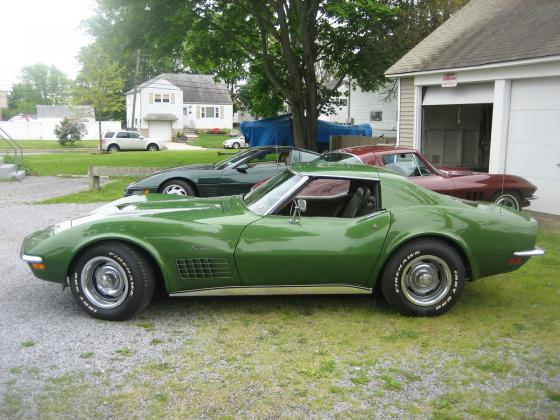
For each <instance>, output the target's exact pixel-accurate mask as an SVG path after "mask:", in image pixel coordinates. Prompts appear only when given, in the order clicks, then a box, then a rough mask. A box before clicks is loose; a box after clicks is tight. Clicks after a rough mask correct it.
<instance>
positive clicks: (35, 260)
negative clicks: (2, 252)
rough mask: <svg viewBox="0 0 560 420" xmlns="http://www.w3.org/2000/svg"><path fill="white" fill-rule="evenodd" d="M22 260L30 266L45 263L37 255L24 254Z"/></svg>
mask: <svg viewBox="0 0 560 420" xmlns="http://www.w3.org/2000/svg"><path fill="white" fill-rule="evenodd" d="M21 259H22V260H23V261H25V262H26V263H29V264H41V263H42V262H43V258H42V257H39V256H37V255H26V254H22V255H21Z"/></svg>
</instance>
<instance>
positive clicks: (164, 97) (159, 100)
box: [154, 93, 171, 104]
mask: <svg viewBox="0 0 560 420" xmlns="http://www.w3.org/2000/svg"><path fill="white" fill-rule="evenodd" d="M154 102H155V103H156V104H168V103H169V102H171V100H170V95H169V93H156V94H154Z"/></svg>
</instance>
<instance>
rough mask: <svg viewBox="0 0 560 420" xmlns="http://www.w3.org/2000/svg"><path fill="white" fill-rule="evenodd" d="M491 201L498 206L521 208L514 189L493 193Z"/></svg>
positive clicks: (518, 197) (518, 196) (517, 194)
mask: <svg viewBox="0 0 560 420" xmlns="http://www.w3.org/2000/svg"><path fill="white" fill-rule="evenodd" d="M492 201H493V202H494V203H496V204H497V205H498V206H503V207H508V208H510V209H514V210H521V197H520V195H519V193H517V192H515V191H508V190H504V191H503V192H502V191H499V192H497V193H496V194H494V197H493V198H492Z"/></svg>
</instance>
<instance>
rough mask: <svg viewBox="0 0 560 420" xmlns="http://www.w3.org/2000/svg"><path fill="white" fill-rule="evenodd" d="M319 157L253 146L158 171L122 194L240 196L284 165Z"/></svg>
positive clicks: (288, 150) (289, 148) (304, 151)
mask: <svg viewBox="0 0 560 420" xmlns="http://www.w3.org/2000/svg"><path fill="white" fill-rule="evenodd" d="M319 156H320V155H319V154H318V153H315V152H311V151H309V150H303V149H298V148H295V147H284V146H264V147H253V148H252V149H249V150H247V151H245V152H242V153H238V154H236V155H234V156H231V157H230V158H228V159H226V160H224V161H222V162H219V163H215V164H210V165H189V166H180V167H176V168H170V169H166V170H163V171H158V172H156V173H154V174H152V175H150V176H149V177H148V178H145V179H142V180H141V181H138V182H135V183H133V184H130V185H129V186H128V187H127V189H126V191H125V193H124V195H125V196H128V195H133V194H147V193H162V194H175V195H190V196H195V197H216V196H220V195H235V194H243V193H246V192H248V191H249V190H250V189H251V187H252V186H253V185H255V184H256V183H257V182H259V181H262V180H263V179H267V178H270V177H271V176H273V175H276V174H277V173H278V172H280V171H282V170H283V169H285V168H286V166H288V165H293V164H295V163H303V162H310V161H312V160H315V159H317V158H318V157H319Z"/></svg>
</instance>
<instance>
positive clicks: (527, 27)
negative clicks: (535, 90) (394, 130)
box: [385, 0, 560, 75]
mask: <svg viewBox="0 0 560 420" xmlns="http://www.w3.org/2000/svg"><path fill="white" fill-rule="evenodd" d="M554 55H560V1H559V0H472V1H471V2H469V3H468V4H467V5H466V6H465V7H463V8H462V9H461V10H460V11H458V12H457V13H456V14H455V15H454V16H452V17H451V18H450V19H449V20H448V21H447V22H445V23H444V24H443V25H441V26H440V27H439V28H438V29H436V30H435V31H434V32H432V33H431V34H430V35H428V36H427V37H426V38H425V39H424V40H423V41H422V42H420V43H419V44H418V45H417V46H416V47H414V48H413V49H412V50H410V51H409V52H408V53H407V54H405V55H404V56H403V57H402V58H401V59H400V60H399V61H397V62H396V63H395V64H394V65H393V66H392V67H390V68H389V70H387V71H386V73H385V74H387V75H394V74H402V73H412V72H418V71H428V70H442V69H453V68H459V67H471V66H479V65H484V64H492V63H500V62H506V61H516V60H523V59H530V58H542V57H547V56H554Z"/></svg>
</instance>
